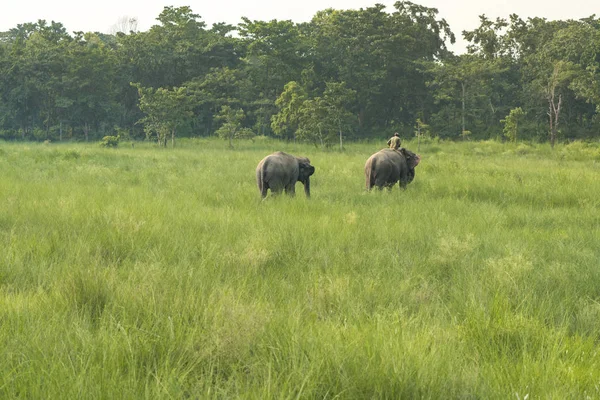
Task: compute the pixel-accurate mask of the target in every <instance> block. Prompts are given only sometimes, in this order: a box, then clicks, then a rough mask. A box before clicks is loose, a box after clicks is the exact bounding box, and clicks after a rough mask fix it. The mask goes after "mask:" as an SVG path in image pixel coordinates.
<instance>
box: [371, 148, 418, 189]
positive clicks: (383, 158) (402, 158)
mask: <svg viewBox="0 0 600 400" xmlns="http://www.w3.org/2000/svg"><path fill="white" fill-rule="evenodd" d="M420 161H421V157H420V156H419V155H417V154H415V153H413V152H412V151H410V150H407V149H405V148H403V147H401V148H399V149H398V150H392V149H383V150H381V151H378V152H377V153H375V154H373V155H372V156H371V157H369V159H368V160H367V162H366V163H365V178H366V185H367V190H371V189H372V188H373V186H377V188H378V189H379V190H381V189H383V188H384V187H387V188H388V189H391V188H392V186H394V184H395V183H396V182H398V181H400V187H401V188H403V189H406V185H408V184H409V183H410V182H412V181H413V179H415V167H416V166H417V165H419V162H420Z"/></svg>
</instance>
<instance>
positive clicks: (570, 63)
mask: <svg viewBox="0 0 600 400" xmlns="http://www.w3.org/2000/svg"><path fill="white" fill-rule="evenodd" d="M479 18H480V24H479V26H478V27H477V28H475V29H474V30H472V31H464V32H462V36H463V37H464V38H465V39H466V40H467V41H468V43H469V45H468V48H467V52H466V53H465V54H458V55H457V54H453V53H452V52H451V51H449V49H448V46H449V44H450V43H453V42H454V39H455V35H454V33H453V32H452V30H451V27H450V25H449V24H448V23H447V22H446V21H445V20H444V19H443V18H440V17H439V16H438V10H437V9H435V8H429V7H425V6H422V5H418V4H415V3H412V2H409V1H398V2H396V3H395V4H394V5H393V7H390V8H389V9H386V7H385V6H383V5H381V4H374V5H373V6H371V7H366V8H361V9H355V10H336V9H325V10H322V11H319V12H317V13H316V14H315V15H314V17H313V18H312V20H311V21H309V22H303V23H295V22H292V21H289V20H286V21H278V20H272V21H254V20H250V19H248V18H245V17H242V18H241V22H240V23H239V24H238V25H237V26H233V25H228V24H224V23H218V24H214V25H213V26H212V27H207V25H206V23H205V22H203V21H202V19H201V17H200V16H199V15H198V14H196V13H194V12H193V10H192V9H191V8H190V7H187V6H184V7H172V6H169V7H165V8H164V9H163V11H162V12H161V13H160V14H159V15H158V17H157V24H156V25H154V26H152V27H151V28H150V29H149V30H147V31H144V32H139V31H137V28H136V26H135V25H132V26H131V27H129V28H128V29H129V31H128V32H124V31H126V30H128V29H119V30H117V29H115V30H114V31H115V33H114V34H102V33H99V32H73V33H72V34H70V33H68V32H67V31H66V29H65V28H64V27H63V25H62V24H61V23H60V22H55V21H52V22H50V23H48V22H47V21H44V20H39V21H37V22H27V23H23V24H19V25H17V26H16V27H15V28H13V29H11V30H9V31H7V32H0V138H5V139H11V140H13V139H14V140H47V139H51V140H63V139H71V140H92V139H98V138H102V137H104V136H106V135H112V134H114V133H115V132H117V131H119V132H123V131H127V132H128V134H129V136H131V137H133V138H144V137H146V136H152V137H156V138H157V139H158V140H159V141H161V143H163V144H164V143H165V138H166V136H165V135H166V134H167V133H168V135H170V137H171V139H172V140H173V141H174V138H175V134H176V135H177V137H185V136H209V135H217V136H218V135H221V136H223V135H225V136H226V137H231V138H233V137H237V136H239V135H240V132H243V133H244V135H243V136H248V135H250V132H252V135H255V134H257V135H273V136H279V137H281V138H283V139H286V140H307V141H311V142H315V143H317V144H320V145H324V146H328V145H334V144H336V143H337V142H339V143H340V146H343V140H346V139H365V138H371V137H379V138H384V137H387V136H388V135H389V134H391V133H392V132H396V131H398V132H400V133H401V135H403V136H411V135H413V131H414V127H415V126H416V124H417V121H419V122H418V124H419V125H423V126H427V127H428V134H429V135H435V136H439V137H442V138H448V139H454V138H461V137H462V138H464V137H467V132H468V136H469V137H471V138H475V139H487V138H503V137H504V135H505V134H507V133H506V132H507V131H506V122H507V121H513V120H514V118H516V117H515V115H516V114H513V115H512V116H511V112H514V110H517V109H518V110H521V111H520V112H519V117H518V121H519V122H518V137H519V140H527V139H529V140H540V141H546V140H547V141H549V142H551V143H554V142H555V141H557V140H566V139H583V138H597V137H598V135H599V133H598V132H600V129H599V128H600V126H599V125H600V120H599V117H598V114H599V113H600V20H599V19H597V18H596V17H595V16H590V17H587V18H582V19H579V20H564V21H561V20H559V21H549V20H546V19H544V18H528V19H522V18H520V17H519V16H517V15H514V14H512V15H509V16H508V17H507V18H503V17H501V16H499V17H496V18H495V19H490V18H488V17H487V16H485V15H481V16H480V17H479ZM131 21H135V19H132V20H131ZM131 82H135V85H131V84H130V83H131ZM241 110H243V111H241ZM521 113H522V116H521ZM510 124H512V122H510ZM510 124H509V125H510ZM234 126H235V129H233V127H234ZM511 126H512V125H511ZM511 129H512V130H511ZM515 129H516V128H515ZM515 129H513V128H510V129H509V130H510V132H514V134H516V132H517V131H516V130H515ZM165 132H167V133H165ZM224 132H228V133H224ZM231 132H234V133H231ZM235 132H238V133H235ZM236 135H237V136H236ZM511 135H512V133H510V134H508V136H507V137H510V138H511V139H512V136H511Z"/></svg>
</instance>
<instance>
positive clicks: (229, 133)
mask: <svg viewBox="0 0 600 400" xmlns="http://www.w3.org/2000/svg"><path fill="white" fill-rule="evenodd" d="M244 118H245V114H244V110H242V109H241V108H238V109H233V108H231V107H230V106H223V107H221V111H220V112H219V115H218V116H217V120H220V121H222V122H223V124H222V125H221V127H220V128H219V129H217V131H216V132H215V133H216V134H217V136H219V137H221V138H223V139H227V140H229V148H233V139H242V138H244V139H247V138H252V137H253V136H254V132H252V130H251V129H249V128H244V127H243V126H242V123H243V121H244Z"/></svg>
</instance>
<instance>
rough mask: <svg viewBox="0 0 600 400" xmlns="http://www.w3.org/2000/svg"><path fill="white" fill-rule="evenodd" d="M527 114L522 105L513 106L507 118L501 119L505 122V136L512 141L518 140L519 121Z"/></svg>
mask: <svg viewBox="0 0 600 400" xmlns="http://www.w3.org/2000/svg"><path fill="white" fill-rule="evenodd" d="M523 116H525V113H524V112H523V109H521V107H517V108H513V109H512V110H510V114H508V115H507V116H506V118H504V119H502V120H500V122H501V123H503V124H504V136H506V137H507V138H508V139H509V140H510V141H511V142H516V141H517V137H518V133H519V123H520V122H521V120H522V119H523Z"/></svg>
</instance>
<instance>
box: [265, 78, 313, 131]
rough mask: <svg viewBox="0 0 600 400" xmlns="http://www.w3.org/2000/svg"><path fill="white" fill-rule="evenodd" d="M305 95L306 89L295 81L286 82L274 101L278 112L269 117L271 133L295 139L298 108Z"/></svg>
mask: <svg viewBox="0 0 600 400" xmlns="http://www.w3.org/2000/svg"><path fill="white" fill-rule="evenodd" d="M306 97H307V95H306V91H305V90H304V88H302V86H300V85H299V84H298V83H297V82H295V81H291V82H288V83H286V85H285V87H284V88H283V92H282V93H281V95H280V96H279V97H278V98H277V100H276V101H275V105H276V106H277V108H278V110H279V112H278V113H277V114H275V115H273V116H272V117H271V129H272V130H273V133H275V134H276V135H278V136H282V137H287V138H289V137H293V138H294V141H295V140H296V131H297V130H298V123H299V119H300V109H301V107H302V104H303V103H304V101H305V100H306Z"/></svg>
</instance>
